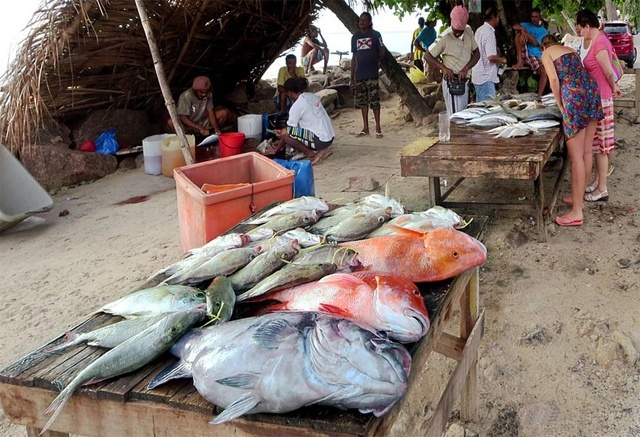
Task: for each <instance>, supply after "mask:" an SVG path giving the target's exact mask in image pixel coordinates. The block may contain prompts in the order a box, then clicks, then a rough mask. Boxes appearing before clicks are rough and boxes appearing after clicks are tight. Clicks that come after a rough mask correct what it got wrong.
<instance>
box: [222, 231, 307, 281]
mask: <svg viewBox="0 0 640 437" xmlns="http://www.w3.org/2000/svg"><path fill="white" fill-rule="evenodd" d="M299 250H300V246H299V245H298V240H290V241H288V242H286V243H285V244H282V245H279V246H275V247H272V248H271V249H270V250H268V251H266V252H263V253H261V254H260V255H258V256H257V257H256V258H254V259H253V260H251V262H249V264H247V265H246V266H244V267H243V268H241V269H240V270H238V271H237V272H235V273H234V274H232V275H231V276H229V281H230V283H231V286H232V287H233V289H234V290H235V291H236V292H241V291H244V290H248V289H250V288H251V287H253V286H254V285H256V284H257V283H258V282H260V281H261V280H263V279H264V278H266V277H267V276H269V275H270V274H271V273H273V272H275V271H276V270H278V269H279V268H280V267H282V266H283V265H285V264H286V263H287V262H289V261H291V260H292V259H293V257H294V256H295V255H296V254H297V253H298V251H299Z"/></svg>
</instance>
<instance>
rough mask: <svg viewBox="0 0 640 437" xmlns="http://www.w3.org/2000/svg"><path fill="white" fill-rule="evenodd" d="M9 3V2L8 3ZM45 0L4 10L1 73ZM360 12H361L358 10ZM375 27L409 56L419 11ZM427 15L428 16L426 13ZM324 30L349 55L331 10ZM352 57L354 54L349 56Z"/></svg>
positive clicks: (25, 0) (387, 16) (386, 16)
mask: <svg viewBox="0 0 640 437" xmlns="http://www.w3.org/2000/svg"><path fill="white" fill-rule="evenodd" d="M4 1H5V2H6V1H8V0H4ZM41 1H42V0H19V1H17V2H12V5H11V7H7V6H5V7H3V8H2V9H3V10H2V13H1V14H0V74H4V72H5V71H6V68H7V65H8V64H9V62H10V60H11V59H13V57H15V54H16V51H17V49H18V48H19V44H20V42H22V40H23V39H24V38H25V37H26V36H27V33H26V31H25V30H24V29H25V27H26V25H27V24H28V23H29V20H30V19H31V17H32V16H33V13H34V12H35V11H36V10H37V9H38V7H39V6H40V3H41ZM355 12H356V13H358V14H359V13H360V12H361V11H360V10H356V11H355ZM372 15H373V28H374V29H376V30H378V31H379V32H380V33H381V34H382V39H383V41H384V43H385V44H386V46H387V48H388V49H389V50H390V51H392V52H399V53H408V52H409V48H410V46H411V36H412V33H413V30H414V29H415V28H416V27H418V24H417V23H418V17H419V16H420V14H419V13H418V12H416V13H414V14H410V15H406V16H405V18H404V20H402V21H401V20H399V19H398V18H397V17H396V16H395V15H393V14H392V13H390V12H388V11H381V12H378V13H372ZM424 15H425V16H426V14H424ZM314 24H315V25H317V26H318V27H320V29H321V31H322V35H323V37H324V38H325V40H326V41H327V45H328V46H329V50H330V51H332V52H333V51H342V52H348V51H349V50H350V40H351V34H350V33H349V31H348V30H347V29H346V28H345V27H344V26H343V25H342V23H341V22H340V21H339V20H338V19H337V18H336V16H335V15H334V14H333V13H332V12H331V11H328V10H324V11H322V12H321V13H320V17H319V18H318V20H316V21H315V23H314ZM287 53H295V54H296V55H299V53H300V47H299V46H297V47H295V48H293V49H292V50H291V51H288V52H287ZM331 56H332V58H330V60H329V64H330V65H335V64H337V61H338V58H339V56H338V55H331ZM346 56H347V57H350V54H348V55H346ZM283 65H284V56H283V57H281V58H279V59H278V60H277V61H276V62H275V64H274V65H272V66H271V68H270V69H269V71H268V73H267V74H266V75H265V77H275V76H276V75H277V71H278V68H280V67H281V66H283Z"/></svg>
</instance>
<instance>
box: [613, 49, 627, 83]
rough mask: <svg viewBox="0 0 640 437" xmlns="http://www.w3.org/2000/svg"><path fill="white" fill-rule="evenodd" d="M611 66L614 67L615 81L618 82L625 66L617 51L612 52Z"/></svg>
mask: <svg viewBox="0 0 640 437" xmlns="http://www.w3.org/2000/svg"><path fill="white" fill-rule="evenodd" d="M611 68H612V69H613V81H614V82H616V83H617V82H618V81H619V80H620V78H621V77H622V75H623V74H624V66H623V65H622V62H620V59H619V58H618V55H616V52H613V51H612V52H611Z"/></svg>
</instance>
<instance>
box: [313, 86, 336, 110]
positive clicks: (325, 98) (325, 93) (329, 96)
mask: <svg viewBox="0 0 640 437" xmlns="http://www.w3.org/2000/svg"><path fill="white" fill-rule="evenodd" d="M315 94H316V96H317V97H318V98H319V99H320V101H321V102H322V106H324V107H325V108H326V107H327V106H329V105H332V104H334V102H335V101H336V99H337V98H338V91H336V90H333V89H325V90H320V91H318V92H317V93H315Z"/></svg>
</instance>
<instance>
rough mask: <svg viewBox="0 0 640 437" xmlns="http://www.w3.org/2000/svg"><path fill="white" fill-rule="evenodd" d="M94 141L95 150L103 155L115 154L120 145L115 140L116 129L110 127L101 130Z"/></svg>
mask: <svg viewBox="0 0 640 437" xmlns="http://www.w3.org/2000/svg"><path fill="white" fill-rule="evenodd" d="M95 143H96V152H98V153H102V154H104V155H115V154H116V152H117V151H118V149H119V148H120V145H119V144H118V142H117V141H116V130H115V128H111V129H109V130H108V131H106V132H102V133H101V134H100V136H99V137H98V139H97V140H96V141H95Z"/></svg>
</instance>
